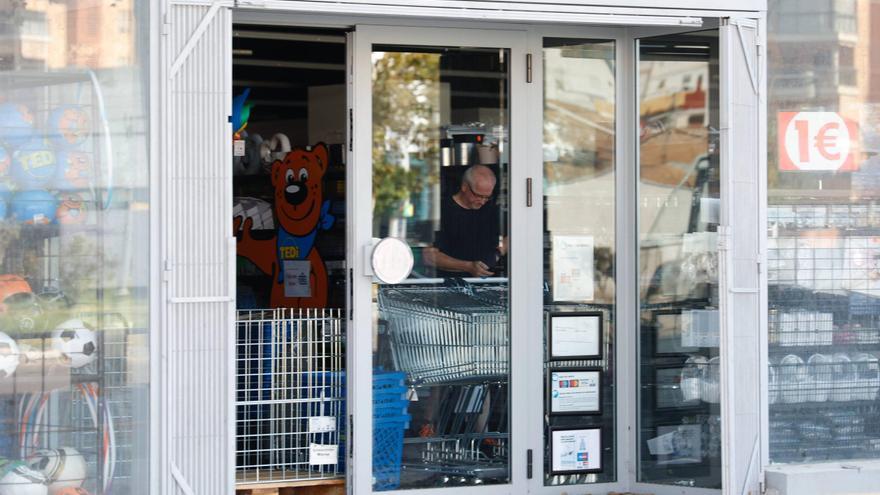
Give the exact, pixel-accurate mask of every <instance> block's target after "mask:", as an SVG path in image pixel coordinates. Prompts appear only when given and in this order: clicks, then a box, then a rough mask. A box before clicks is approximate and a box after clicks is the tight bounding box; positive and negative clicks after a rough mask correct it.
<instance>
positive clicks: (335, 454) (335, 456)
mask: <svg viewBox="0 0 880 495" xmlns="http://www.w3.org/2000/svg"><path fill="white" fill-rule="evenodd" d="M337 462H339V446H338V445H321V444H317V443H311V444H309V465H310V466H327V465H331V464H336V463H337Z"/></svg>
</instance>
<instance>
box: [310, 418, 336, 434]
mask: <svg viewBox="0 0 880 495" xmlns="http://www.w3.org/2000/svg"><path fill="white" fill-rule="evenodd" d="M331 431H336V418H335V417H333V416H312V417H311V418H309V433H328V432H331Z"/></svg>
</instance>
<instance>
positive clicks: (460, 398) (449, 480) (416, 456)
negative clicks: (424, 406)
mask: <svg viewBox="0 0 880 495" xmlns="http://www.w3.org/2000/svg"><path fill="white" fill-rule="evenodd" d="M507 295H508V292H507V284H506V283H503V282H502V283H484V284H461V285H442V286H430V287H428V286H420V285H415V284H413V285H407V286H401V285H397V286H384V287H380V289H379V292H378V303H379V313H380V318H381V319H382V320H384V322H385V324H386V328H387V337H388V342H389V348H390V350H391V358H392V363H393V366H394V367H395V368H396V369H397V370H398V371H402V372H405V373H406V375H407V381H408V383H409V385H410V386H412V387H417V388H418V387H432V389H433V392H432V393H435V394H440V397H441V399H438V400H437V403H438V404H440V406H439V407H440V409H439V410H438V411H437V412H436V415H435V416H434V417H433V422H432V424H431V425H430V430H429V431H426V432H424V433H422V434H420V436H418V437H409V438H405V439H404V440H403V444H404V445H403V447H404V453H403V460H402V461H403V462H402V468H403V472H405V473H407V477H408V478H410V479H414V478H416V479H418V478H424V477H429V478H430V479H432V480H433V482H434V483H435V484H437V485H438V486H442V485H447V484H475V485H476V484H482V483H487V482H506V480H507V479H508V477H509V455H508V452H507V446H508V441H509V434H508V433H507V432H509V427H508V424H507V417H508V416H507V381H508V372H509V362H510V357H509V350H510V339H509V329H508V317H507V313H508V297H507ZM487 401H488V402H487ZM487 410H488V411H489V414H488V416H487V415H486V414H485V412H486V411H487Z"/></svg>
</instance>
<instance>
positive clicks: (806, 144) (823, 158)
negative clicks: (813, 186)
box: [777, 112, 858, 172]
mask: <svg viewBox="0 0 880 495" xmlns="http://www.w3.org/2000/svg"><path fill="white" fill-rule="evenodd" d="M778 123H779V126H778V128H777V129H778V136H779V169H780V170H800V171H804V172H814V171H815V172H820V171H821V172H827V171H832V172H834V171H847V170H856V169H857V168H858V167H857V166H856V160H855V148H856V143H857V140H858V127H857V125H856V123H855V122H853V121H851V120H848V119H845V118H843V117H842V116H841V115H840V114H839V113H837V112H780V113H779V115H778Z"/></svg>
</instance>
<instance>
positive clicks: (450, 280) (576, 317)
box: [230, 13, 756, 495]
mask: <svg viewBox="0 0 880 495" xmlns="http://www.w3.org/2000/svg"><path fill="white" fill-rule="evenodd" d="M251 14H252V15H249V14H248V13H243V14H242V15H241V16H240V17H239V18H238V20H237V23H236V24H234V25H233V29H232V30H231V34H232V40H233V42H232V47H231V52H230V54H231V58H232V73H231V76H232V95H233V97H234V98H233V99H232V108H231V112H230V113H231V122H232V127H233V128H232V132H233V133H234V135H233V153H232V155H233V156H232V158H231V161H232V164H233V165H232V167H233V168H232V170H233V178H232V198H231V199H232V207H233V218H234V221H233V227H234V233H235V236H236V252H237V264H236V288H237V294H236V306H237V309H236V315H237V317H236V339H237V345H236V374H237V377H236V387H237V391H236V445H235V447H236V471H235V472H236V482H237V483H238V486H239V488H241V489H249V490H257V489H262V488H265V487H269V486H274V487H278V486H311V485H316V486H325V487H327V486H330V487H335V488H330V490H346V491H347V492H348V493H372V492H378V491H402V492H408V493H417V490H423V489H428V490H429V491H430V493H439V492H446V491H448V492H450V493H453V492H455V490H476V491H479V492H481V493H486V494H495V493H498V494H501V493H541V494H548V495H551V494H552V495H556V494H561V493H570V492H571V491H572V490H580V491H590V492H595V493H610V492H627V491H635V492H644V493H652V494H673V493H674V494H686V495H699V494H717V493H720V490H721V489H722V488H723V487H724V486H725V483H727V482H728V480H729V479H730V478H729V477H730V476H733V474H732V473H731V472H728V471H726V469H728V470H729V469H730V468H725V464H724V463H723V462H722V458H723V456H725V455H733V452H732V451H731V450H727V449H732V448H733V447H732V445H733V444H732V443H729V442H727V441H726V440H725V438H729V435H730V431H729V429H732V426H731V424H728V423H726V421H727V420H728V419H730V418H731V413H730V411H725V404H726V401H728V400H729V399H730V397H731V395H730V394H731V393H732V392H730V390H732V389H727V392H725V391H724V388H723V387H722V386H721V384H722V382H723V380H724V376H725V375H724V374H725V373H726V372H725V371H724V368H723V365H722V361H721V358H722V357H724V356H728V357H729V356H732V354H731V352H732V351H731V350H730V349H731V348H730V347H727V348H726V347H725V344H724V342H725V340H724V339H725V336H724V333H723V332H722V327H723V326H724V325H723V319H722V316H721V315H723V314H725V308H727V310H728V311H729V308H730V307H731V306H730V304H731V303H730V301H729V300H728V298H729V297H732V296H729V295H727V292H725V291H724V290H722V288H723V287H726V286H725V283H726V284H728V286H732V285H731V284H733V282H730V281H726V280H725V273H727V272H726V271H725V270H730V268H729V264H728V261H726V260H727V257H728V254H727V252H726V251H725V250H724V249H722V248H723V246H724V245H725V244H724V242H722V241H723V239H719V238H721V237H723V235H724V231H723V229H720V226H721V225H722V224H724V223H725V219H726V218H727V219H729V217H730V215H731V213H730V212H731V209H730V207H729V206H725V205H727V203H725V201H727V199H726V198H727V197H728V195H729V194H730V192H729V191H730V184H731V181H732V177H734V176H736V173H737V172H733V171H731V169H729V168H725V167H729V165H730V160H729V159H728V161H727V162H725V158H724V151H725V150H726V149H727V147H729V146H730V144H729V139H730V138H729V137H727V138H725V134H724V129H730V128H731V127H730V113H729V112H730V111H731V110H730V107H731V105H730V104H729V102H730V101H731V100H730V95H729V94H727V93H725V83H724V81H725V80H727V79H725V78H724V77H725V76H724V74H725V72H724V71H725V70H728V71H729V70H730V68H729V67H728V68H727V69H724V67H725V65H724V64H725V63H727V64H729V65H731V66H732V65H735V66H736V67H739V68H743V67H745V65H746V64H745V63H744V62H742V60H739V59H737V60H738V61H737V62H736V64H734V61H733V60H734V59H733V57H732V55H731V54H732V53H733V52H732V50H731V47H739V46H740V44H742V43H746V42H745V41H742V38H740V37H734V36H737V35H736V34H734V29H733V28H731V27H730V26H729V25H727V24H725V23H724V22H719V21H718V20H717V19H716V20H711V19H709V20H704V21H702V23H696V22H691V24H693V25H691V26H688V27H687V28H683V27H681V26H677V27H675V28H671V27H668V26H667V27H663V28H652V29H648V28H637V27H632V26H628V27H589V28H561V27H558V26H553V27H546V28H545V27H540V26H532V25H518V24H490V28H485V27H483V28H480V26H478V25H476V24H473V23H466V22H463V23H451V22H450V23H445V22H431V23H429V22H416V21H408V22H401V23H400V24H399V25H395V26H394V27H390V26H389V25H387V24H388V23H389V22H390V21H389V20H385V21H384V22H382V21H381V20H375V19H372V20H370V21H366V20H364V19H360V20H357V19H356V20H353V22H352V23H351V24H345V23H340V21H339V20H336V19H329V20H328V19H321V20H319V22H316V23H310V24H309V25H310V27H309V28H302V27H300V26H302V25H303V22H302V20H301V19H300V18H298V17H296V16H290V17H289V18H288V17H285V16H279V18H278V19H274V20H273V21H271V22H267V21H266V19H267V18H266V16H265V15H263V14H261V15H256V14H253V13H251ZM282 17H284V19H282ZM261 20H262V22H261ZM697 24H699V25H697ZM316 26H319V27H316ZM737 29H738V30H741V29H743V28H742V26H739V27H738V28H737ZM746 29H749V27H748V26H747V27H746ZM751 29H754V26H751ZM739 36H741V35H739ZM734 42H735V43H736V44H735V43H734ZM752 42H753V41H752ZM737 49H739V48H737ZM739 53H743V52H739ZM725 54H726V55H725ZM725 57H727V58H725ZM737 64H738V65H737ZM728 76H729V72H728ZM727 91H728V92H729V91H730V90H729V89H728V90H727ZM726 94H727V96H725V95H726ZM725 98H728V99H727V100H725ZM725 101H727V102H728V103H725ZM725 105H727V106H725ZM725 112H728V113H727V114H725ZM725 115H727V117H726V118H727V120H725ZM725 139H726V140H725ZM755 192H756V191H755ZM727 223H728V225H732V224H733V222H727ZM719 246H721V247H722V248H720V247H719ZM746 285H747V284H746ZM743 287H745V286H744V285H743V284H740V285H739V286H738V288H737V289H736V292H735V294H740V295H745V294H751V293H752V292H751V289H744V288H743ZM733 293H734V292H731V294H733ZM749 297H750V296H749ZM725 305H727V306H725ZM725 349H727V350H725ZM728 376H730V375H728ZM731 380H734V379H732V378H731ZM737 390H739V389H737ZM726 394H727V395H726ZM744 418H745V416H743V417H742V418H739V420H740V421H745V419H744ZM755 421H756V420H755ZM737 448H738V449H741V450H742V451H747V452H751V449H753V448H756V447H753V446H752V445H749V446H746V445H738V446H737ZM737 452H739V451H737ZM739 474H740V475H741V474H742V473H739ZM748 475H749V473H748V472H747V473H746V476H748ZM426 493H427V492H426Z"/></svg>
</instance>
